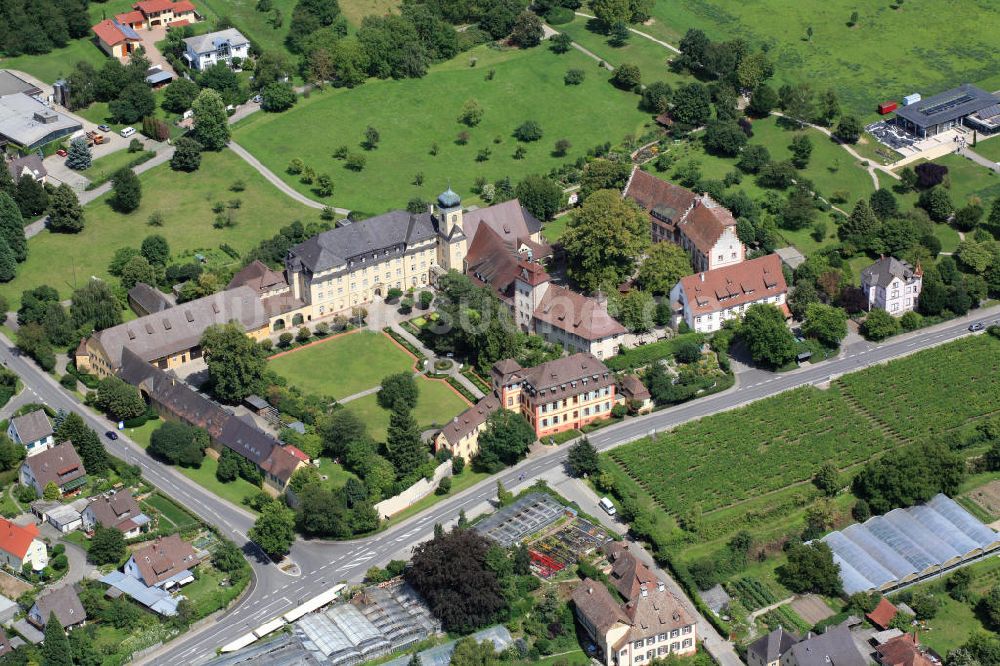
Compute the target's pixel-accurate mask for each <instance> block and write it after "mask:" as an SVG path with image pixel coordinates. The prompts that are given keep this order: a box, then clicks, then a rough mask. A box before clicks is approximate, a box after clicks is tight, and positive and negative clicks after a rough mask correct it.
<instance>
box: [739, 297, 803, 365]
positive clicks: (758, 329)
mask: <svg viewBox="0 0 1000 666" xmlns="http://www.w3.org/2000/svg"><path fill="white" fill-rule="evenodd" d="M739 330H740V337H742V338H743V341H744V342H745V343H746V345H747V349H748V350H749V351H750V356H751V357H752V358H753V360H754V361H755V362H756V363H760V364H762V365H766V366H769V367H772V368H777V367H780V366H782V365H784V364H785V363H788V362H789V361H791V360H792V359H793V358H795V338H794V336H792V332H791V331H790V330H788V327H787V326H786V325H785V316H784V315H783V314H782V312H781V310H779V309H778V308H777V306H774V305H770V304H767V303H755V304H754V305H751V306H750V307H749V308H747V311H746V313H745V314H744V316H743V321H742V323H741V324H740V329H739Z"/></svg>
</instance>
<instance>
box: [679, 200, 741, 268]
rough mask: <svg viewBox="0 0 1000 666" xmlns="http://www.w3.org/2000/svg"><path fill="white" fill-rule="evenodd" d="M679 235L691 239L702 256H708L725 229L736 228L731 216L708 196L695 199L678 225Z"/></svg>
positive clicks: (734, 220)
mask: <svg viewBox="0 0 1000 666" xmlns="http://www.w3.org/2000/svg"><path fill="white" fill-rule="evenodd" d="M679 226H680V229H681V233H683V234H684V235H685V236H687V237H688V238H690V239H691V242H692V243H694V246H695V247H696V248H698V251H699V252H701V253H702V254H705V255H708V254H709V253H711V251H712V248H713V247H715V244H716V243H718V242H719V237H720V236H722V234H723V232H724V231H725V230H726V227H734V226H736V219H735V218H734V217H733V214H732V213H730V212H729V211H728V210H726V209H725V208H723V207H722V206H721V205H720V204H718V203H716V202H715V201H714V200H713V199H712V198H711V197H709V196H708V195H705V196H702V197H698V198H697V199H695V202H694V208H692V209H691V212H689V213H688V214H687V215H686V216H685V217H684V219H683V220H682V221H681V223H680V225H679Z"/></svg>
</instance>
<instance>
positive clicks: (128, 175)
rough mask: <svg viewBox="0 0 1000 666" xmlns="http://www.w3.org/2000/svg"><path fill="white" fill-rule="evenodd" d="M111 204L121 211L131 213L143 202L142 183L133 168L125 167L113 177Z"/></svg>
mask: <svg viewBox="0 0 1000 666" xmlns="http://www.w3.org/2000/svg"><path fill="white" fill-rule="evenodd" d="M111 190H112V195H111V205H112V207H114V209H115V210H117V211H118V212H119V213H131V212H132V211H134V210H135V209H136V208H138V207H139V204H140V203H141V202H142V183H141V182H139V177H138V176H136V175H135V173H134V172H133V171H132V169H129V168H128V167H123V168H121V169H119V170H118V171H116V172H115V175H114V176H112V177H111Z"/></svg>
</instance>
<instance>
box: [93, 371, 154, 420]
mask: <svg viewBox="0 0 1000 666" xmlns="http://www.w3.org/2000/svg"><path fill="white" fill-rule="evenodd" d="M96 404H97V407H98V409H100V410H101V411H102V412H104V413H106V414H107V415H108V416H110V417H111V418H112V419H114V420H115V421H127V420H128V419H134V418H135V417H137V416H140V415H141V414H143V413H144V412H145V411H146V403H145V402H144V401H143V399H142V396H140V395H139V391H138V390H137V389H136V388H135V387H134V386H130V385H129V384H127V383H125V382H124V381H123V380H121V379H119V378H118V377H114V376H111V377H106V378H104V379H102V380H101V382H100V383H99V384H98V385H97V401H96Z"/></svg>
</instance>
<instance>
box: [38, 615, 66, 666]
mask: <svg viewBox="0 0 1000 666" xmlns="http://www.w3.org/2000/svg"><path fill="white" fill-rule="evenodd" d="M42 666H73V650H72V648H71V647H70V644H69V637H68V636H66V631H65V630H64V629H63V628H62V625H61V624H60V623H59V618H57V617H56V614H55V613H54V612H52V613H49V619H48V621H47V622H46V623H45V641H44V642H43V643H42Z"/></svg>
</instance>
